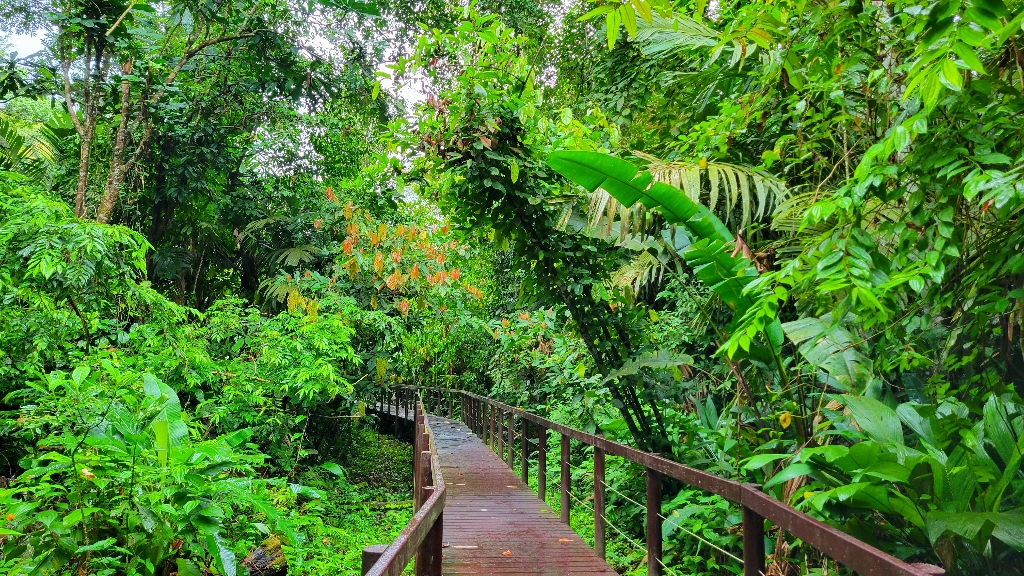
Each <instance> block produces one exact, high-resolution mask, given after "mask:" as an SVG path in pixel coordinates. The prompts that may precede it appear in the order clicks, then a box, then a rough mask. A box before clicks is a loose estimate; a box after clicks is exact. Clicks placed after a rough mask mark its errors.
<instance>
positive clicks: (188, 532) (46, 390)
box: [0, 360, 301, 576]
mask: <svg viewBox="0 0 1024 576" xmlns="http://www.w3.org/2000/svg"><path fill="white" fill-rule="evenodd" d="M101 365H102V370H101V371H93V370H91V369H90V368H89V367H86V366H83V367H79V368H77V369H76V370H75V371H74V372H73V373H72V374H70V375H68V374H67V373H64V372H53V373H51V374H50V375H49V376H48V377H47V378H46V379H45V380H43V381H40V382H35V381H33V382H28V383H27V384H28V386H27V387H26V388H25V389H24V390H22V391H20V392H17V393H15V395H16V396H17V397H18V399H19V400H21V401H22V402H24V406H23V408H22V410H21V415H20V417H19V419H18V428H17V432H16V436H17V437H18V438H19V439H21V440H22V441H24V442H26V444H34V448H33V449H32V450H31V453H30V455H29V456H27V457H26V458H25V461H24V462H23V464H22V465H23V467H24V468H25V469H26V470H25V472H24V473H22V474H21V475H20V476H19V477H18V478H17V479H16V480H15V481H14V483H13V484H12V486H11V487H10V488H8V489H5V490H3V491H2V492H0V507H3V509H4V514H5V515H6V516H5V517H6V518H7V519H8V521H7V522H6V524H5V525H4V528H3V531H2V532H0V534H3V535H4V539H5V542H4V543H3V548H2V550H3V560H2V562H3V566H4V568H5V569H7V570H8V571H9V573H11V574H28V573H39V572H40V571H45V570H57V571H58V572H60V571H62V570H64V571H69V572H70V571H74V570H78V571H80V572H89V573H94V574H139V575H151V574H166V573H168V571H169V570H170V571H177V572H178V573H179V574H182V575H195V576H198V575H199V574H202V573H204V571H207V570H209V569H210V568H211V567H214V568H215V569H216V571H217V572H218V573H219V574H223V575H226V576H231V575H234V574H236V573H238V572H239V569H238V568H237V561H236V552H237V551H239V547H242V548H244V547H246V546H247V545H251V544H252V543H253V542H256V541H257V539H262V537H261V535H262V534H266V533H269V532H271V531H273V532H275V533H277V534H280V535H282V536H283V537H284V538H285V539H286V540H287V541H289V542H293V543H296V542H299V541H300V540H301V536H300V535H299V534H298V533H297V532H296V531H295V529H294V526H293V524H292V522H291V521H290V520H288V519H287V518H286V517H285V515H284V514H282V513H281V512H280V511H279V510H278V508H276V507H275V505H274V502H273V499H274V494H275V492H279V491H280V490H281V489H282V488H283V487H284V483H283V481H280V480H278V481H270V480H260V479H259V474H257V472H256V470H257V469H258V468H260V467H261V466H263V465H264V463H265V460H266V457H265V456H264V455H262V454H260V453H259V451H258V450H256V447H255V446H254V445H252V444H248V443H247V441H248V440H249V438H250V436H251V431H250V430H248V429H239V430H236V431H234V432H232V433H230V434H225V435H222V436H218V437H216V438H212V439H205V438H204V436H205V434H204V430H203V428H202V427H201V426H197V425H196V424H197V423H195V422H192V421H190V419H189V418H188V416H187V414H185V413H184V412H183V411H182V407H181V403H180V401H179V399H178V395H177V394H176V393H175V392H174V390H172V389H171V388H169V387H168V386H167V385H166V384H164V383H163V382H161V381H160V380H159V379H157V378H156V377H155V376H153V375H152V374H148V373H147V374H139V373H136V372H132V371H129V370H122V369H120V368H119V367H118V366H116V365H115V364H114V363H113V362H111V361H109V360H105V361H103V362H102V363H101ZM293 489H294V490H298V489H299V488H298V487H297V486H293ZM169 567H174V569H170V568H169Z"/></svg>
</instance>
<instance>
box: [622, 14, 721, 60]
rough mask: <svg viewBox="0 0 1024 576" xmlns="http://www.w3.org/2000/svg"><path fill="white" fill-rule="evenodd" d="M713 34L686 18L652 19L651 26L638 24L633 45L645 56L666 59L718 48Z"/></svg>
mask: <svg viewBox="0 0 1024 576" xmlns="http://www.w3.org/2000/svg"><path fill="white" fill-rule="evenodd" d="M718 36H719V34H718V32H717V31H716V30H713V29H711V28H708V27H707V26H705V25H703V24H701V23H700V22H697V21H696V20H694V19H693V18H688V17H686V16H675V17H672V18H665V17H663V16H659V15H657V14H655V15H653V16H652V18H651V22H650V23H647V22H645V21H643V20H642V19H641V20H638V21H637V27H636V38H635V39H634V42H636V43H638V44H640V52H641V53H643V55H644V56H667V55H672V54H676V53H678V52H680V51H682V50H690V49H693V48H700V47H708V48H710V47H713V46H715V45H717V44H718V42H719V38H718Z"/></svg>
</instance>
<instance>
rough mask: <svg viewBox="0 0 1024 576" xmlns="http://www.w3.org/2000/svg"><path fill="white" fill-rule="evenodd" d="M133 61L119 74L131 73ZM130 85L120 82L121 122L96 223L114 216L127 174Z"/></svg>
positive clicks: (126, 81)
mask: <svg viewBox="0 0 1024 576" xmlns="http://www.w3.org/2000/svg"><path fill="white" fill-rule="evenodd" d="M133 62H134V61H133V60H132V59H131V58H129V59H128V61H127V62H125V63H124V64H123V65H122V66H121V72H122V73H123V74H125V75H128V74H131V73H132V64H133ZM131 97H132V94H131V85H130V84H129V83H128V80H125V79H122V80H121V121H120V123H119V124H118V125H117V135H116V136H115V137H114V149H113V151H112V153H111V155H110V172H109V173H108V174H107V183H106V185H105V186H104V187H103V199H102V200H100V207H99V210H97V211H96V221H97V222H100V223H103V224H105V223H107V222H109V221H110V217H111V216H112V215H113V214H114V208H116V207H117V200H118V198H119V197H120V195H121V184H123V183H124V178H125V176H126V175H127V173H128V164H129V161H128V159H127V158H125V157H124V148H125V144H126V142H127V140H128V111H129V110H130V108H131V106H130V104H131Z"/></svg>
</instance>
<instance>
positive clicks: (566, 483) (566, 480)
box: [561, 434, 572, 524]
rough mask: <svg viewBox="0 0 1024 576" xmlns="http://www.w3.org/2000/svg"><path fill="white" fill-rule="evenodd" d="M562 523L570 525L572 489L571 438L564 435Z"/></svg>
mask: <svg viewBox="0 0 1024 576" xmlns="http://www.w3.org/2000/svg"><path fill="white" fill-rule="evenodd" d="M561 481H562V482H561V483H562V506H561V507H562V522H563V523H565V524H568V523H569V490H571V489H572V475H571V474H570V473H569V437H568V436H566V435H565V434H562V474H561Z"/></svg>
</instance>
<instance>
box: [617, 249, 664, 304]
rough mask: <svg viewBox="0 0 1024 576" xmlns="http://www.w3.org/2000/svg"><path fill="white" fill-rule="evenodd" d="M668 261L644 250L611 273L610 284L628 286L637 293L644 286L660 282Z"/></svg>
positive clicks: (620, 286) (621, 286)
mask: <svg viewBox="0 0 1024 576" xmlns="http://www.w3.org/2000/svg"><path fill="white" fill-rule="evenodd" d="M667 266H668V261H667V259H666V260H664V261H663V260H662V259H661V258H659V257H658V256H656V255H654V254H652V253H651V251H649V250H644V251H643V252H640V253H639V254H637V256H636V257H635V258H633V259H632V260H630V262H629V263H628V264H625V265H623V266H622V267H621V268H619V269H618V270H616V271H615V272H613V273H612V275H611V284H612V286H615V287H619V288H629V289H630V290H631V291H632V293H633V294H634V295H635V294H638V293H639V292H640V290H642V289H643V288H644V287H645V286H647V285H648V284H652V283H655V284H657V283H660V282H661V281H662V280H663V279H664V277H665V270H666V269H667Z"/></svg>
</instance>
